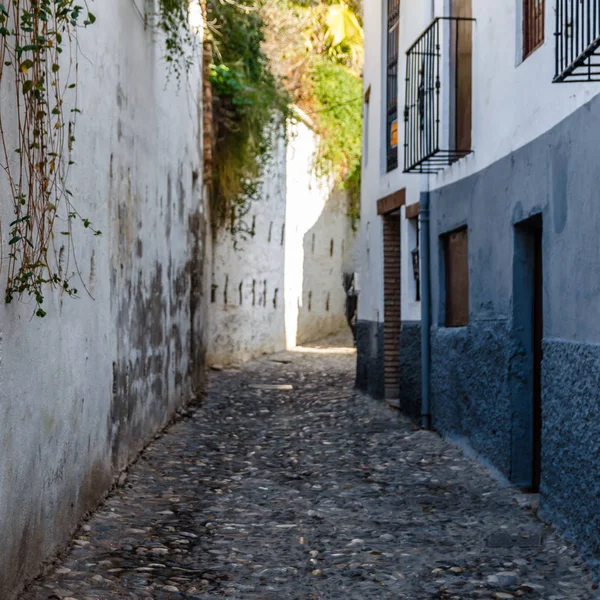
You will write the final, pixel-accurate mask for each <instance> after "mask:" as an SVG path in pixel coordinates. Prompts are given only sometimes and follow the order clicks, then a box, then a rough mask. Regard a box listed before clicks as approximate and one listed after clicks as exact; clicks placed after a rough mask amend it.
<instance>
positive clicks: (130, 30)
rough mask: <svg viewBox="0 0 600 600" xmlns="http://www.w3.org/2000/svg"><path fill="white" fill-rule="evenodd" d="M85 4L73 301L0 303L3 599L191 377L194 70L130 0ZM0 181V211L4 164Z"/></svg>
mask: <svg viewBox="0 0 600 600" xmlns="http://www.w3.org/2000/svg"><path fill="white" fill-rule="evenodd" d="M93 10H94V13H95V14H96V16H97V22H96V24H95V25H94V26H93V27H90V28H89V29H88V30H85V31H82V32H81V33H80V37H79V44H80V59H81V62H80V69H79V102H80V108H81V110H82V114H81V115H80V116H79V119H78V129H77V133H76V138H77V142H76V144H75V149H74V152H75V154H74V157H75V160H76V162H77V165H76V166H75V167H74V170H73V171H72V178H71V181H70V188H71V190H72V191H73V193H74V202H75V204H76V207H77V209H78V210H79V211H80V212H81V214H82V215H83V216H85V217H88V218H90V219H91V221H92V222H93V224H94V226H95V227H97V228H98V229H100V230H101V231H102V232H103V234H102V235H101V236H99V237H93V236H92V235H90V234H89V233H88V232H87V231H84V230H83V227H75V230H76V231H75V235H74V238H75V241H74V243H75V248H76V251H77V261H78V264H79V267H80V270H81V277H82V280H83V282H76V281H74V283H75V285H76V287H78V288H79V289H80V290H81V292H80V295H81V297H80V298H79V299H77V300H74V299H70V298H67V297H61V296H60V295H58V294H56V293H55V294H52V293H48V294H47V302H46V303H47V307H46V308H47V311H48V315H47V317H45V318H44V319H37V318H34V319H33V320H32V319H31V316H32V309H33V306H32V305H31V304H30V305H23V304H19V303H16V302H13V303H12V304H11V305H8V306H7V305H5V304H3V303H2V304H0V455H1V456H2V459H1V460H0V531H1V533H2V535H0V598H3V599H7V600H8V599H10V598H11V597H12V594H13V592H14V590H15V589H16V587H17V586H18V585H21V584H22V583H24V582H25V581H26V580H27V578H29V577H31V576H32V575H34V574H35V573H36V572H37V569H38V568H39V566H40V564H41V562H42V560H43V559H46V558H48V557H49V556H50V555H51V554H52V553H54V552H55V551H56V550H57V549H58V548H59V547H60V546H61V545H62V544H64V543H65V542H67V540H68V537H69V534H70V532H71V530H72V529H73V527H74V526H75V525H76V523H77V521H78V520H79V519H80V518H81V517H82V516H83V515H84V514H85V513H86V512H87V511H88V510H90V509H91V508H93V507H94V505H95V504H96V503H97V502H98V501H99V500H100V498H101V497H102V495H103V493H104V492H105V491H106V490H107V488H108V487H109V486H110V484H111V482H112V479H113V477H114V476H115V474H116V473H117V472H118V470H119V469H120V468H122V467H123V466H124V465H126V464H127V462H128V461H129V460H131V459H132V458H133V457H134V456H135V455H136V454H137V452H138V451H139V450H140V449H141V448H142V446H143V445H144V444H145V442H146V440H147V439H149V437H151V436H152V434H153V433H154V432H155V431H156V430H157V429H158V428H160V427H161V426H162V425H164V424H165V423H166V422H167V421H168V420H169V418H170V416H171V415H172V414H173V412H174V411H175V409H176V408H177V407H178V406H179V405H181V404H182V403H183V402H185V401H186V400H187V399H189V398H190V395H191V394H192V392H193V388H194V385H195V384H198V383H199V382H200V379H201V365H202V347H203V345H202V335H203V333H202V322H203V315H202V306H203V303H204V301H203V299H202V291H201V286H200V285H197V286H196V288H195V289H192V280H195V281H196V283H198V278H201V268H200V267H201V258H202V254H203V250H204V245H205V239H206V238H205V236H204V229H205V224H204V204H203V199H202V195H201V187H202V181H201V173H202V165H201V157H200V153H199V150H200V143H201V139H202V138H201V135H200V133H201V132H200V123H201V119H200V117H201V112H202V111H201V85H200V81H199V77H198V75H199V73H200V70H199V69H197V70H194V72H193V73H192V74H191V75H190V80H189V81H186V82H184V84H183V85H182V86H181V89H180V90H179V91H178V90H177V86H176V85H175V84H174V83H172V82H171V83H167V80H166V73H165V69H164V68H163V60H162V55H163V49H162V45H161V43H160V41H159V40H156V39H155V37H156V36H155V35H154V34H153V32H152V31H150V30H149V29H145V27H144V22H143V19H142V17H141V16H140V15H139V13H138V12H137V10H136V6H135V4H134V2H132V1H131V0H103V1H102V2H97V3H94V6H93ZM0 94H2V98H1V101H2V110H3V111H7V110H9V108H10V101H9V100H8V98H7V97H6V90H5V89H3V90H0ZM0 195H2V196H3V197H4V199H5V202H4V203H3V206H2V208H1V209H0V218H1V219H2V221H3V223H7V222H9V221H11V220H12V218H13V217H12V210H11V208H10V203H9V202H8V200H7V198H8V193H7V187H6V185H5V181H4V180H3V179H2V178H0ZM7 230H8V227H3V235H4V236H5V237H4V240H3V242H4V243H6V241H7V240H6V235H7V233H8V231H7ZM68 268H70V269H74V263H73V260H72V259H71V262H70V263H69V267H68ZM4 282H5V274H3V275H2V283H3V284H4ZM83 284H85V286H87V288H88V289H89V291H90V295H88V294H87V293H85V292H84V291H83V288H84V285H83Z"/></svg>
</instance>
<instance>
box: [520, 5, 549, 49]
mask: <svg viewBox="0 0 600 600" xmlns="http://www.w3.org/2000/svg"><path fill="white" fill-rule="evenodd" d="M545 9H546V3H545V1H544V0H523V60H525V59H526V58H527V57H528V56H529V55H530V54H531V53H532V52H533V51H534V50H536V49H537V48H539V47H540V46H541V45H542V44H543V43H544V12H545Z"/></svg>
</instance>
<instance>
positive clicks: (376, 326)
mask: <svg viewBox="0 0 600 600" xmlns="http://www.w3.org/2000/svg"><path fill="white" fill-rule="evenodd" d="M356 350H357V354H358V356H357V361H356V387H357V388H358V389H359V390H361V391H363V392H365V393H367V394H369V395H370V396H373V397H374V398H378V399H383V398H384V397H385V386H384V362H383V359H384V343H383V323H376V322H374V321H362V320H361V321H358V322H357V323H356Z"/></svg>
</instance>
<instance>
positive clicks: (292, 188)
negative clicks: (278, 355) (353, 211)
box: [208, 117, 355, 364]
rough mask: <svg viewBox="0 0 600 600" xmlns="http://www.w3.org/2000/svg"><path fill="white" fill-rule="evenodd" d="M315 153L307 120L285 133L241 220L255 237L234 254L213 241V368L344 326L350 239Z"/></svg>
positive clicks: (222, 236) (340, 204)
mask: <svg viewBox="0 0 600 600" xmlns="http://www.w3.org/2000/svg"><path fill="white" fill-rule="evenodd" d="M316 149H317V138H316V136H315V134H314V132H313V130H312V129H311V127H310V121H309V120H308V119H307V118H306V117H304V120H300V121H299V122H298V123H296V124H294V125H292V126H291V127H290V131H289V142H288V143H287V144H286V143H285V142H284V140H283V139H279V141H278V147H277V151H276V152H275V153H274V160H273V162H272V163H271V164H270V165H269V169H268V173H267V177H266V179H265V185H264V189H263V193H262V195H261V198H260V199H259V200H257V201H255V202H254V203H253V204H252V208H251V210H250V212H249V215H248V216H247V217H246V222H247V223H248V225H250V227H251V226H252V222H253V221H254V223H255V235H254V236H250V237H247V239H246V240H239V242H238V245H239V249H237V250H236V248H235V247H234V241H233V239H232V238H231V236H230V235H229V234H228V233H226V232H221V233H219V235H218V236H217V240H216V244H215V247H214V253H213V257H212V282H213V296H212V299H211V300H212V301H211V305H210V325H209V345H208V360H209V362H210V363H211V364H229V363H232V362H240V361H245V360H249V359H250V358H252V357H254V356H258V355H261V354H267V353H271V352H275V351H278V350H283V349H285V348H293V347H295V346H296V345H297V344H299V343H303V342H306V341H309V340H314V339H316V338H320V337H324V336H326V335H328V334H330V333H334V332H337V331H339V330H340V329H342V328H343V327H346V326H347V324H346V317H345V299H346V296H345V292H344V288H343V273H344V272H352V271H353V269H354V255H353V249H354V237H355V236H354V232H353V231H352V227H351V223H350V219H349V218H348V216H347V209H348V207H347V197H346V195H345V194H344V193H341V192H339V191H333V190H332V185H331V182H329V181H328V180H326V179H324V178H319V177H317V175H316V173H315V169H314V159H315V152H316ZM269 231H270V232H271V235H269ZM313 236H314V248H313ZM332 240H333V251H332V246H331V241H332ZM265 282H266V302H265V301H264V290H265ZM240 284H241V285H242V290H243V294H242V297H240V295H239V289H240V288H239V286H240ZM253 285H254V287H255V290H256V298H255V301H254V302H253V298H254V296H253V294H252V289H253ZM226 286H227V289H228V293H227V303H225V295H224V292H225V287H226Z"/></svg>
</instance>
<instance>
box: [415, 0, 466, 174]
mask: <svg viewBox="0 0 600 600" xmlns="http://www.w3.org/2000/svg"><path fill="white" fill-rule="evenodd" d="M452 5H453V6H456V7H458V8H461V11H460V12H459V11H458V9H457V12H459V14H458V15H456V16H450V17H438V18H437V19H435V20H434V21H433V23H432V24H431V25H430V26H429V27H428V28H427V29H426V30H425V31H424V32H423V34H422V35H421V36H420V37H419V38H418V39H417V40H416V41H415V42H414V44H413V45H412V46H411V47H410V48H409V49H408V51H407V53H406V91H405V107H404V172H405V173H437V172H438V171H440V170H442V169H444V168H445V167H447V166H448V165H451V164H452V163H454V162H456V161H457V160H459V159H460V158H463V157H465V156H467V155H468V154H470V153H471V152H472V149H471V117H472V105H471V104H472V103H471V95H472V41H473V21H474V19H473V18H472V17H470V16H462V15H461V14H460V13H462V14H467V15H470V14H471V11H470V1H469V2H467V1H464V2H463V1H460V2H458V1H456V2H453V3H452ZM465 7H466V8H465ZM463 9H464V10H463ZM445 65H448V66H449V68H446V67H445Z"/></svg>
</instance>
